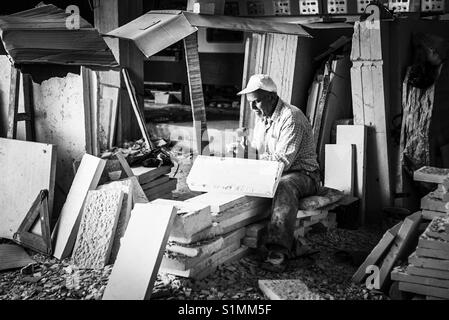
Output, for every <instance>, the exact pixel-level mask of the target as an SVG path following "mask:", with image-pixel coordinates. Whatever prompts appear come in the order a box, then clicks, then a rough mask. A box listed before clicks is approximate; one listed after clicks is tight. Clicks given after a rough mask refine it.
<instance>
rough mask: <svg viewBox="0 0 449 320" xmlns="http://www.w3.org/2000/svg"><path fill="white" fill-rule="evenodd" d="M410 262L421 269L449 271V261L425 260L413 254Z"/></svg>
mask: <svg viewBox="0 0 449 320" xmlns="http://www.w3.org/2000/svg"><path fill="white" fill-rule="evenodd" d="M408 262H409V263H410V264H412V265H414V266H415V267H419V268H424V269H437V270H443V271H449V260H439V259H431V258H423V257H418V256H417V255H416V254H413V255H411V256H410V257H409V258H408Z"/></svg>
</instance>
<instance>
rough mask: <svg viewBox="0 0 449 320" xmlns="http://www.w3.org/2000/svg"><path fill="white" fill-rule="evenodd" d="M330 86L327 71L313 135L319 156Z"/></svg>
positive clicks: (319, 98)
mask: <svg viewBox="0 0 449 320" xmlns="http://www.w3.org/2000/svg"><path fill="white" fill-rule="evenodd" d="M329 86H330V76H329V74H327V73H325V74H324V77H323V87H322V88H323V89H322V91H321V95H320V96H319V97H318V105H317V108H316V112H315V121H314V123H313V124H314V126H313V136H314V138H315V142H316V146H317V153H318V158H321V154H320V151H321V150H320V146H321V143H320V142H321V140H322V135H321V131H322V126H323V123H322V122H323V116H324V114H325V109H326V106H327V99H328V98H329Z"/></svg>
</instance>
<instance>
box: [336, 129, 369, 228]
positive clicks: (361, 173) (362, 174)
mask: <svg viewBox="0 0 449 320" xmlns="http://www.w3.org/2000/svg"><path fill="white" fill-rule="evenodd" d="M366 140H367V128H366V126H363V125H362V126H360V125H354V126H337V144H352V145H355V163H356V171H355V179H354V190H355V192H354V196H355V197H357V198H359V199H360V207H359V212H360V224H361V225H364V224H365V209H366V193H365V191H366V148H367V146H366Z"/></svg>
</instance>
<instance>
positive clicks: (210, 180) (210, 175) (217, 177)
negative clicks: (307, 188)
mask: <svg viewBox="0 0 449 320" xmlns="http://www.w3.org/2000/svg"><path fill="white" fill-rule="evenodd" d="M283 169H284V165H283V163H281V162H277V161H262V160H251V159H238V158H220V157H205V156H198V157H197V158H196V160H195V162H194V164H193V167H192V169H191V170H190V173H189V175H188V177H187V184H188V186H189V188H190V190H192V191H201V192H220V193H228V194H239V195H247V196H255V197H263V198H273V197H274V194H275V192H276V189H277V186H278V184H279V181H280V177H281V174H282V172H283Z"/></svg>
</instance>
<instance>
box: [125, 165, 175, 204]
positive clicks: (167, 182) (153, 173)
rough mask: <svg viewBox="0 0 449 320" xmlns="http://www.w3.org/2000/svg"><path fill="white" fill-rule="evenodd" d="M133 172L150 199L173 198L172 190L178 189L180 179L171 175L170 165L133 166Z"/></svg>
mask: <svg viewBox="0 0 449 320" xmlns="http://www.w3.org/2000/svg"><path fill="white" fill-rule="evenodd" d="M132 172H133V174H134V175H135V176H136V177H137V179H138V180H139V183H140V185H141V187H142V189H143V191H144V192H145V195H146V196H147V198H148V200H149V201H153V200H156V199H165V198H168V199H171V196H172V191H174V190H176V186H177V183H178V180H177V179H171V178H170V177H169V174H170V172H171V167H170V166H162V167H159V168H146V167H136V168H132Z"/></svg>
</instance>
